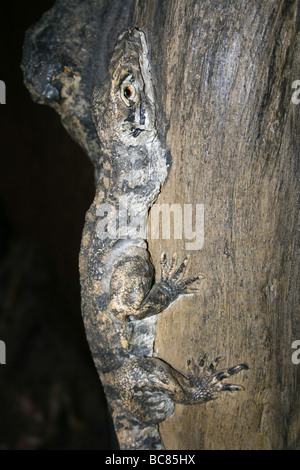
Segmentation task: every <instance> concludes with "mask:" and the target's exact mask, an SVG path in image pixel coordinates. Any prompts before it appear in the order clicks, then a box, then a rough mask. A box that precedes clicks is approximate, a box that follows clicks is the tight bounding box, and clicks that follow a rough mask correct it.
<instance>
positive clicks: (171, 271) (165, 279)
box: [158, 253, 205, 303]
mask: <svg viewBox="0 0 300 470" xmlns="http://www.w3.org/2000/svg"><path fill="white" fill-rule="evenodd" d="M189 259H190V257H189V256H186V257H185V258H184V260H183V261H182V262H181V264H180V265H179V266H178V265H177V253H174V254H173V256H172V261H171V264H170V265H169V263H168V261H167V256H166V254H165V253H163V254H162V256H161V260H160V266H161V279H160V282H158V287H159V288H160V289H161V290H163V291H164V292H165V293H166V294H167V295H168V297H169V299H170V303H171V302H173V301H174V300H176V299H177V298H178V297H179V296H180V295H189V294H195V293H196V292H199V287H198V286H197V282H198V281H201V280H202V279H205V276H204V275H203V274H197V275H195V276H190V277H186V278H184V275H185V272H186V269H187V265H188V262H189Z"/></svg>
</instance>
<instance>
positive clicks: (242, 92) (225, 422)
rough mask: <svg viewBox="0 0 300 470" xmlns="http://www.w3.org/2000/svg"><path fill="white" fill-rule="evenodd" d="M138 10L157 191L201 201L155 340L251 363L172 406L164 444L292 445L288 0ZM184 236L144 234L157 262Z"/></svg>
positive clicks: (291, 4) (295, 273)
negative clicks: (197, 278)
mask: <svg viewBox="0 0 300 470" xmlns="http://www.w3.org/2000/svg"><path fill="white" fill-rule="evenodd" d="M135 14H136V19H135V23H136V25H137V27H139V28H140V29H142V30H144V31H146V33H147V36H148V42H149V43H150V44H151V46H152V62H153V64H154V76H155V77H156V92H157V96H158V99H159V103H160V105H159V107H158V108H159V110H160V112H161V114H160V122H159V125H160V128H161V132H162V133H163V134H166V138H167V143H168V145H169V147H170V149H171V153H172V157H173V166H172V169H171V172H170V176H169V180H168V182H167V183H166V184H165V186H164V187H163V189H162V193H161V197H160V201H159V202H161V203H162V202H165V203H168V204H173V203H179V204H187V203H192V204H193V205H195V204H196V203H199V204H200V203H201V204H204V207H205V240H204V246H203V248H202V249H201V250H198V251H194V252H191V267H190V271H191V272H193V273H194V272H197V271H200V272H202V273H204V274H205V275H206V281H204V283H205V284H204V285H203V290H202V292H201V294H198V295H197V296H195V297H191V298H182V299H181V300H180V301H179V302H178V303H176V304H174V306H173V307H171V308H170V309H169V311H168V312H167V313H165V314H164V315H162V316H161V317H160V320H159V322H158V337H157V341H156V347H157V351H158V352H159V356H160V357H162V358H164V359H165V360H166V361H167V362H169V363H171V364H172V365H173V366H175V367H176V368H178V369H179V370H183V371H186V370H187V369H186V359H187V357H188V356H189V355H193V356H194V357H197V355H198V354H199V353H200V352H201V351H206V352H207V353H208V356H209V357H210V358H214V357H215V356H217V355H220V354H221V355H225V356H226V364H232V363H234V362H240V361H248V363H249V366H250V370H249V371H248V372H247V373H244V377H243V379H244V380H243V383H244V385H245V386H246V391H245V392H244V393H240V394H233V395H232V396H226V397H225V396H224V398H223V399H219V400H217V401H216V402H213V403H209V404H207V405H206V406H194V407H190V408H186V407H182V406H178V407H177V409H176V413H175V415H174V416H173V417H171V418H170V419H169V420H168V421H166V422H164V423H163V424H162V425H160V430H161V433H162V436H163V438H164V441H165V444H166V447H167V448H168V449H240V448H243V449H271V448H272V449H283V448H299V446H300V436H299V430H300V421H299V404H300V401H299V372H300V366H299V365H298V366H297V365H295V364H293V363H292V361H291V355H292V352H293V350H292V349H291V345H292V342H293V341H294V340H296V339H299V338H300V322H299V291H300V289H299V287H300V286H299V232H298V231H299V154H300V146H299V144H300V142H299V130H298V129H299V110H300V106H296V105H294V104H293V103H292V102H291V96H292V92H293V90H292V83H293V81H294V80H296V79H298V78H299V58H300V55H299V52H300V50H299V33H297V30H298V29H299V2H298V1H264V2H258V1H252V2H246V1H240V0H238V1H223V2H215V1H202V2H198V1H194V0H185V1H184V2H183V1H177V0H174V1H171V2H168V1H166V2H161V1H156V0H154V1H153V0H151V1H149V0H146V1H144V2H137V7H136V10H135ZM185 243H186V241H185V240H181V241H177V240H173V241H170V240H165V241H164V240H163V241H161V242H160V243H158V242H157V241H152V242H151V241H150V252H151V253H152V255H153V258H154V259H155V261H156V267H158V260H159V255H160V252H161V251H162V250H163V251H166V252H167V253H169V254H170V253H171V252H172V251H174V250H175V248H176V249H177V250H178V252H179V255H183V253H184V252H185ZM238 382H239V383H240V382H241V378H240V377H239V379H238Z"/></svg>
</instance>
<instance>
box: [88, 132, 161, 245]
mask: <svg viewBox="0 0 300 470" xmlns="http://www.w3.org/2000/svg"><path fill="white" fill-rule="evenodd" d="M114 150H115V151H114V152H104V154H103V173H102V175H101V177H100V179H99V180H98V183H97V188H96V198H95V205H96V208H97V213H98V215H104V213H105V212H107V210H108V211H110V215H109V217H111V221H112V220H113V218H114V220H115V221H116V223H117V226H119V227H121V234H120V233H119V236H117V237H116V238H141V239H145V238H147V237H146V227H147V220H148V212H149V209H150V208H151V206H152V205H153V204H154V202H155V200H156V199H157V196H158V194H159V192H160V187H161V185H162V183H163V182H164V180H165V178H166V176H167V164H166V158H165V152H164V151H163V149H162V147H161V145H160V143H159V141H158V139H157V138H155V139H154V140H153V142H151V146H150V147H149V146H148V148H147V150H146V149H145V147H142V146H137V147H130V148H129V149H127V151H126V152H125V151H119V152H117V151H116V149H114ZM120 150H122V149H120ZM137 229H138V230H137Z"/></svg>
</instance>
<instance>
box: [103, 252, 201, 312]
mask: <svg viewBox="0 0 300 470" xmlns="http://www.w3.org/2000/svg"><path fill="white" fill-rule="evenodd" d="M188 261H189V257H186V258H184V260H183V261H182V262H181V263H180V264H179V266H178V265H177V254H176V253H175V254H174V255H173V257H172V261H171V264H170V265H169V264H168V262H167V258H166V255H165V254H163V255H162V257H161V279H160V281H157V282H155V283H154V282H153V266H152V264H151V263H150V261H149V260H148V259H145V258H144V257H142V256H134V257H130V258H125V259H122V260H121V261H120V262H119V263H118V264H117V265H116V267H115V269H114V272H113V274H112V277H111V282H110V302H109V310H110V311H111V312H112V313H113V314H114V315H115V316H116V317H119V318H120V319H123V320H126V319H131V320H141V319H143V318H146V317H149V316H151V315H156V314H158V313H160V312H162V311H163V310H165V309H166V308H167V307H168V306H169V305H170V304H171V303H172V302H174V301H175V300H176V299H177V298H178V297H179V296H181V295H187V294H194V293H196V292H198V291H199V287H198V286H197V283H198V281H201V280H202V279H204V276H203V274H198V275H195V276H190V277H184V275H185V272H186V269H187V265H188Z"/></svg>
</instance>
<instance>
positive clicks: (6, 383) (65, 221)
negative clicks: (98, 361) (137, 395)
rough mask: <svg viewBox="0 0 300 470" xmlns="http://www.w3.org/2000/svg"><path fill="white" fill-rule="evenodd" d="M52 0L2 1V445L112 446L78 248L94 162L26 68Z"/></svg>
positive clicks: (0, 197)
mask: <svg viewBox="0 0 300 470" xmlns="http://www.w3.org/2000/svg"><path fill="white" fill-rule="evenodd" d="M54 3H55V2H54V1H53V0H52V1H51V0H44V1H43V2H39V1H34V0H30V1H26V2H23V1H15V2H9V1H6V0H2V1H1V4H0V22H1V26H0V35H1V41H0V47H1V64H0V80H3V81H4V82H5V84H6V104H5V105H1V107H0V120H1V141H0V152H1V153H0V175H1V178H0V340H2V341H4V342H5V344H6V365H3V364H2V365H0V449H111V448H112V447H114V446H115V441H114V436H113V433H112V431H111V425H110V422H109V418H108V414H107V410H106V402H105V398H104V396H103V392H102V389H101V386H100V382H99V379H98V376H97V373H96V370H95V368H94V364H93V362H92V359H91V356H90V352H89V349H88V345H87V342H86V338H85V332H84V327H83V323H82V319H81V312H80V288H79V273H78V253H79V247H80V239H81V231H82V227H83V224H84V216H85V212H86V210H87V209H88V207H89V204H90V203H91V201H92V198H93V168H92V165H91V163H90V161H89V159H88V157H87V156H86V155H85V154H84V152H83V151H82V150H81V148H80V147H79V146H78V145H77V144H75V143H74V142H73V141H72V139H71V138H70V137H69V135H68V134H67V132H66V131H65V130H64V128H63V126H62V125H61V122H60V118H59V116H58V115H57V114H56V112H55V111H54V110H52V109H50V108H48V107H46V106H41V105H38V104H35V103H34V102H33V101H32V100H31V98H30V95H29V93H28V91H27V89H26V88H25V86H24V85H23V75H22V71H21V69H20V63H21V58H22V45H23V42H24V34H25V31H26V29H27V28H29V27H30V26H31V25H32V24H34V23H36V22H37V21H38V20H39V19H40V17H41V15H42V14H43V12H45V11H47V10H48V9H49V8H51V7H52V6H53V5H54Z"/></svg>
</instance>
